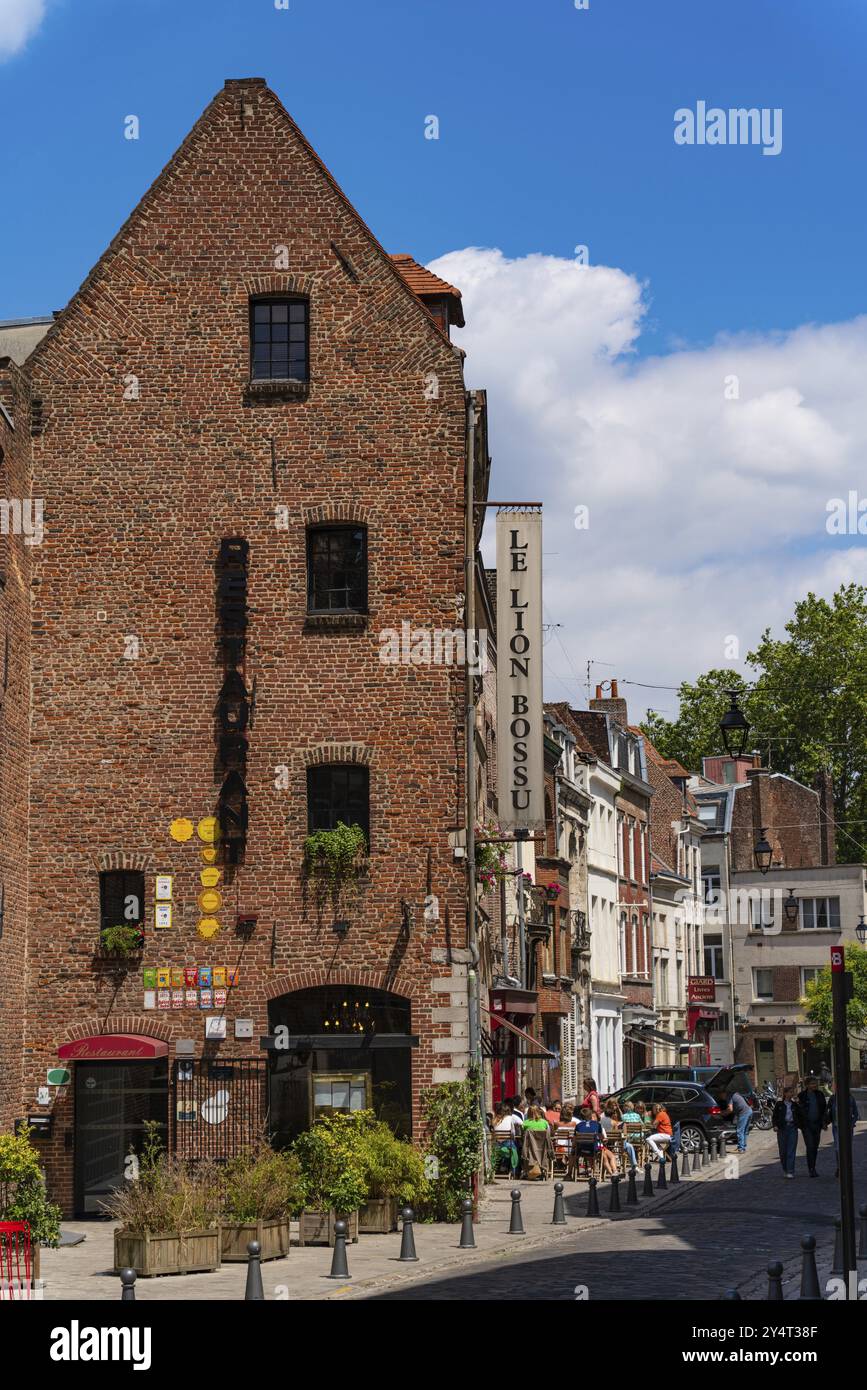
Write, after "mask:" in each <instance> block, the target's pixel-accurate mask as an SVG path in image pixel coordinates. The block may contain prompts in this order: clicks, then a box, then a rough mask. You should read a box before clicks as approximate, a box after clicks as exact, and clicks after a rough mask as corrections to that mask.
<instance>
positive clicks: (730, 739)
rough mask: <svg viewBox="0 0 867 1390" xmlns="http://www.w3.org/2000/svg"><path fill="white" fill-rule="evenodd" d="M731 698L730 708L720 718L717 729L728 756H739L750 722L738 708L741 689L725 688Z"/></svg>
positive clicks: (743, 747) (742, 751)
mask: <svg viewBox="0 0 867 1390" xmlns="http://www.w3.org/2000/svg"><path fill="white" fill-rule="evenodd" d="M725 693H726V695H728V697H729V699H730V700H731V702H732V703H731V709H727V710H726V712H725V714H724V715H723V717H722V719H721V720H720V726H719V731H720V733H721V734H722V741H723V747H724V748H725V750H726V752H727V753H728V755H729V757H730V758H741V757H743V754H744V749H745V748H746V746H747V739H748V737H749V733H750V723H749V720H748V719H747V717H746V715H745V714H744V712H743V710H742V709H739V708H738V695H739V694H741V693H742V692H741V691H738V690H727V691H726V692H725Z"/></svg>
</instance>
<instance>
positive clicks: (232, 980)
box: [226, 965, 241, 989]
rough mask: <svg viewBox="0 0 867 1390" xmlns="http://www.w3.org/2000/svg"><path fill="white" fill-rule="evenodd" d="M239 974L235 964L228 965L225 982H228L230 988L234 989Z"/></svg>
mask: <svg viewBox="0 0 867 1390" xmlns="http://www.w3.org/2000/svg"><path fill="white" fill-rule="evenodd" d="M240 974H241V972H240V970H239V968H238V966H237V965H230V966H229V968H228V970H227V971H226V983H227V984H228V986H229V988H230V989H234V988H235V986H236V985H237V984H238V981H239V976H240Z"/></svg>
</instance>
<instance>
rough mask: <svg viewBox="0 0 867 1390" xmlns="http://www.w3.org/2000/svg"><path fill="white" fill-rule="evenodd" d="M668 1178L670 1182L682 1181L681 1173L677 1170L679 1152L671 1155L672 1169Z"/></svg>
mask: <svg viewBox="0 0 867 1390" xmlns="http://www.w3.org/2000/svg"><path fill="white" fill-rule="evenodd" d="M668 1180H669V1182H680V1173H678V1171H677V1154H672V1155H671V1171H670V1172H669V1175H668Z"/></svg>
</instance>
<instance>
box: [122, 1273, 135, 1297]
mask: <svg viewBox="0 0 867 1390" xmlns="http://www.w3.org/2000/svg"><path fill="white" fill-rule="evenodd" d="M120 1283H121V1290H120V1301H121V1303H135V1270H134V1269H122V1270H121V1272H120Z"/></svg>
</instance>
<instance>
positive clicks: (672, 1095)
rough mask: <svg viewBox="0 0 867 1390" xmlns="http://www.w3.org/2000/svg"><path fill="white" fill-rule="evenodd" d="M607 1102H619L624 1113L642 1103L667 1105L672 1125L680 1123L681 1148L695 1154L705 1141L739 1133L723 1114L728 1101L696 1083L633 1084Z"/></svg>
mask: <svg viewBox="0 0 867 1390" xmlns="http://www.w3.org/2000/svg"><path fill="white" fill-rule="evenodd" d="M605 1099H606V1100H616V1101H617V1104H618V1105H619V1106H620V1108H621V1110H631V1109H632V1108H633V1107H634V1106H636V1105H637V1104H638V1102H639V1101H643V1102H644V1104H645V1105H646V1106H648V1107H649V1106H651V1105H664V1106H665V1108H666V1110H667V1111H668V1114H669V1117H670V1119H671V1123H672V1125H676V1124H677V1123H678V1121H680V1147H681V1148H682V1149H687V1150H688V1151H689V1152H690V1153H694V1152H695V1150H696V1149H698V1148H699V1147H700V1146H701V1145H702V1144H703V1143H704V1141H705V1139H711V1138H713V1139H716V1138H717V1136H718V1135H720V1134H721V1135H722V1136H723V1138H724V1139H726V1138H728V1137H729V1135H734V1134H735V1133H736V1132H737V1131H736V1129H735V1126H734V1124H733V1123H732V1120H731V1117H730V1116H726V1115H725V1114H724V1113H723V1112H724V1110H725V1107H726V1105H727V1104H728V1101H727V1099H726V1097H725V1096H724V1095H717V1096H714V1095H713V1094H712V1093H711V1092H710V1091H709V1090H708V1089H707V1088H706V1087H705V1086H700V1085H699V1084H698V1082H694V1081H659V1080H657V1081H631V1082H630V1084H629V1085H628V1086H624V1087H623V1089H622V1091H614V1092H613V1093H612V1094H611V1095H610V1096H606V1097H605Z"/></svg>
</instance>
